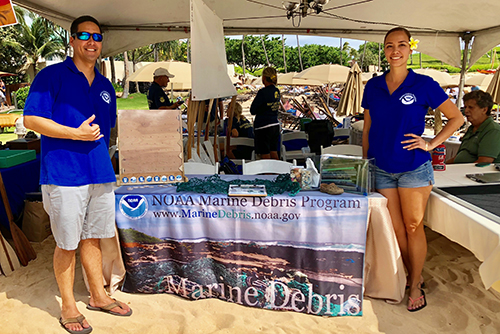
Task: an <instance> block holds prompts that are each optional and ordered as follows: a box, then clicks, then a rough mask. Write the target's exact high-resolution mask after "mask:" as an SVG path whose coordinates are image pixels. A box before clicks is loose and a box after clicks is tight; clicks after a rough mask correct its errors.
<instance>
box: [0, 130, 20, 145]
mask: <svg viewBox="0 0 500 334" xmlns="http://www.w3.org/2000/svg"><path fill="white" fill-rule="evenodd" d="M14 129H15V127H11V128H4V131H3V133H0V142H2V145H5V143H6V142H8V141H11V140H14V139H17V135H16V134H15V133H14Z"/></svg>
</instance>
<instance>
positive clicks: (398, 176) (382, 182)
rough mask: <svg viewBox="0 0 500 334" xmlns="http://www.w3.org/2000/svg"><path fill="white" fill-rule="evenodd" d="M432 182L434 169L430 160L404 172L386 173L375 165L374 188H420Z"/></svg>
mask: <svg viewBox="0 0 500 334" xmlns="http://www.w3.org/2000/svg"><path fill="white" fill-rule="evenodd" d="M433 184H434V170H433V169H432V164H431V161H430V160H428V161H427V162H426V163H424V164H423V165H421V166H420V167H418V168H417V169H415V170H412V171H409V172H404V173H387V172H386V171H384V170H382V169H380V168H378V167H377V166H375V188H376V189H389V188H420V187H427V186H431V185H433Z"/></svg>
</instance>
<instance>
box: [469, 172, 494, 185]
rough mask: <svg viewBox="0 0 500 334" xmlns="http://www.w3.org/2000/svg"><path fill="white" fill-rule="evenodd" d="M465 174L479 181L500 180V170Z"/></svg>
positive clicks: (490, 181)
mask: <svg viewBox="0 0 500 334" xmlns="http://www.w3.org/2000/svg"><path fill="white" fill-rule="evenodd" d="M465 176H467V177H468V178H469V179H471V180H472V181H476V182H479V183H498V182H500V172H492V173H475V174H466V175H465Z"/></svg>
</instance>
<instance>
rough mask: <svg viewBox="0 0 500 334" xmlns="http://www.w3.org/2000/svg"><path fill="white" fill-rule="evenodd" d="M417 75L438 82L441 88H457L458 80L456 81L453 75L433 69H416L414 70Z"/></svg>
mask: <svg viewBox="0 0 500 334" xmlns="http://www.w3.org/2000/svg"><path fill="white" fill-rule="evenodd" d="M413 71H414V72H415V73H419V74H423V75H427V76H429V77H431V78H432V79H434V80H435V81H437V83H438V84H439V86H441V87H454V86H456V85H457V84H456V80H454V79H453V78H452V77H451V75H449V74H448V73H446V72H441V71H438V70H435V69H432V68H424V69H416V70H413Z"/></svg>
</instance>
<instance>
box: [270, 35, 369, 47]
mask: <svg viewBox="0 0 500 334" xmlns="http://www.w3.org/2000/svg"><path fill="white" fill-rule="evenodd" d="M272 36H273V37H275V35H272ZM276 36H279V35H276ZM285 41H286V45H288V46H293V47H296V46H297V37H296V36H295V35H285ZM299 42H300V45H301V46H302V45H306V44H318V45H326V46H336V47H340V38H337V37H323V36H299ZM345 42H348V43H349V45H350V46H351V47H352V48H354V49H356V50H357V49H358V48H359V46H360V45H362V44H363V43H364V41H360V40H357V39H347V38H343V39H342V43H345Z"/></svg>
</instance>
